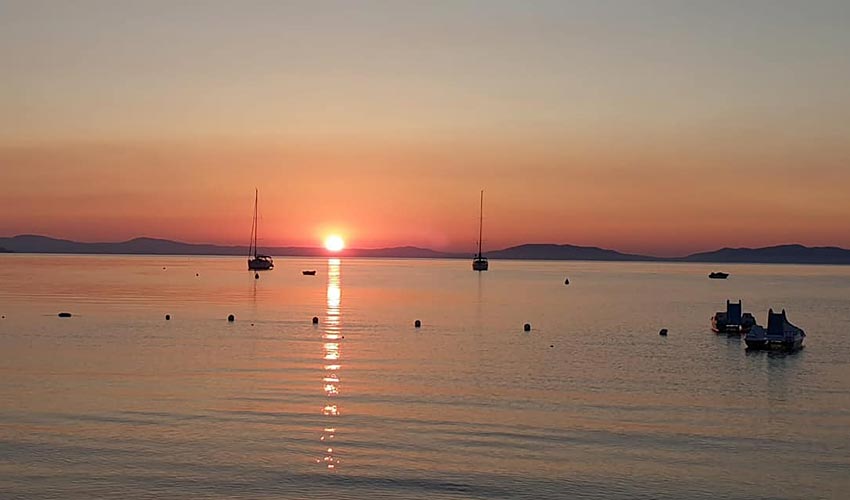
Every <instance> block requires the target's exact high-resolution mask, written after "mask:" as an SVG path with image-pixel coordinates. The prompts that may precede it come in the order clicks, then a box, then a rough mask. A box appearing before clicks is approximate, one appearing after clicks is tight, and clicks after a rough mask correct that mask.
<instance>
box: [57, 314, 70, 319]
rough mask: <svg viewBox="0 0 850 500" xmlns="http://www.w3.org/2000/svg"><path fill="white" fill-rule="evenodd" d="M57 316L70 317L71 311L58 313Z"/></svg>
mask: <svg viewBox="0 0 850 500" xmlns="http://www.w3.org/2000/svg"><path fill="white" fill-rule="evenodd" d="M59 317H60V318H70V317H71V313H59Z"/></svg>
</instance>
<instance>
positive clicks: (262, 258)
mask: <svg viewBox="0 0 850 500" xmlns="http://www.w3.org/2000/svg"><path fill="white" fill-rule="evenodd" d="M257 198H258V191H257V190H256V189H255V190H254V223H253V224H252V225H251V246H249V247H248V270H249V271H268V270H269V269H274V260H272V258H271V257H269V256H268V255H260V254H259V253H258V252H257V230H258V224H257Z"/></svg>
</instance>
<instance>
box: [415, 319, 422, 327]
mask: <svg viewBox="0 0 850 500" xmlns="http://www.w3.org/2000/svg"><path fill="white" fill-rule="evenodd" d="M420 326H422V322H421V321H419V320H418V319H417V320H416V321H414V322H413V327H414V328H419V327H420Z"/></svg>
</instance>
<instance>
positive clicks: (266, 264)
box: [248, 257, 274, 271]
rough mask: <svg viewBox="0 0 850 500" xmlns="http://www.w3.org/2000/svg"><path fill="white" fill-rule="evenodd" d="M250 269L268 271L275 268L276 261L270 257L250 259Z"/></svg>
mask: <svg viewBox="0 0 850 500" xmlns="http://www.w3.org/2000/svg"><path fill="white" fill-rule="evenodd" d="M248 269H249V270H250V271H268V270H269V269H274V262H273V261H272V259H271V258H270V257H266V258H262V257H256V258H253V259H248Z"/></svg>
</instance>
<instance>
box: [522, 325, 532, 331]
mask: <svg viewBox="0 0 850 500" xmlns="http://www.w3.org/2000/svg"><path fill="white" fill-rule="evenodd" d="M522 329H523V330H525V331H526V332H530V331H531V323H526V324H524V325H522Z"/></svg>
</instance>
